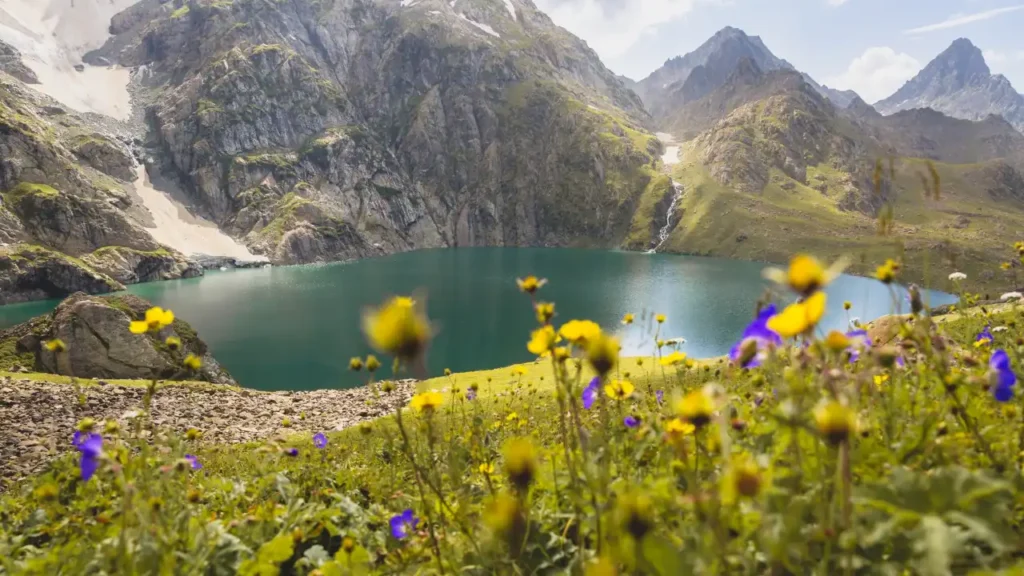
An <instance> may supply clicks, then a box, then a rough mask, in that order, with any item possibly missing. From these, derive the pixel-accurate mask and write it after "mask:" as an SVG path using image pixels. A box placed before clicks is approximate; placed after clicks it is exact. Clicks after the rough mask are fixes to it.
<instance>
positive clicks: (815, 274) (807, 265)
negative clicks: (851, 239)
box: [764, 254, 847, 296]
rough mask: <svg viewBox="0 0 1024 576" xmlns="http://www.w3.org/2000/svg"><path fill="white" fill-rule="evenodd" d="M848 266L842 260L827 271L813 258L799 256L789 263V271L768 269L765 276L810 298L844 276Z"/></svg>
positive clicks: (837, 261) (804, 255)
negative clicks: (838, 277)
mask: <svg viewBox="0 0 1024 576" xmlns="http://www.w3.org/2000/svg"><path fill="white" fill-rule="evenodd" d="M846 264H847V261H846V260H845V259H842V258H840V259H839V260H836V261H835V262H834V263H833V264H832V265H831V266H829V267H828V269H825V268H824V267H822V265H821V263H820V262H818V260H817V259H816V258H814V257H813V256H808V255H806V254H797V255H796V256H794V257H793V259H792V260H790V261H789V269H788V270H785V271H783V270H779V269H778V268H768V269H766V270H765V271H764V276H765V277H766V278H768V279H769V280H772V281H773V282H775V283H776V284H781V285H784V286H789V287H790V289H792V290H793V291H794V292H796V293H797V294H801V295H803V296H809V295H810V294H811V293H813V292H815V291H817V290H819V289H821V288H824V287H825V286H828V284H829V283H830V282H832V280H835V278H836V277H837V276H839V275H840V274H842V273H843V270H845V269H846Z"/></svg>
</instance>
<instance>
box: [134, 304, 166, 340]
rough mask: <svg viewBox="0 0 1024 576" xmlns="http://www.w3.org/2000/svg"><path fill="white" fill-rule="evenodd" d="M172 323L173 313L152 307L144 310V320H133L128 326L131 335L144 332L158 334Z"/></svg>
mask: <svg viewBox="0 0 1024 576" xmlns="http://www.w3.org/2000/svg"><path fill="white" fill-rule="evenodd" d="M173 323H174V312H171V311H170V310H164V309H163V308H160V307H159V306H154V307H152V308H150V309H149V310H146V317H145V320H133V321H132V323H131V324H129V325H128V329H129V330H131V332H132V334H145V333H146V332H159V331H160V330H162V329H163V328H164V327H165V326H169V325H171V324H173Z"/></svg>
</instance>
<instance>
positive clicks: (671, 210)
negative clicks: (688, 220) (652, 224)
mask: <svg viewBox="0 0 1024 576" xmlns="http://www.w3.org/2000/svg"><path fill="white" fill-rule="evenodd" d="M672 192H673V194H672V203H671V204H669V206H668V211H667V212H666V213H665V225H664V226H662V227H661V230H658V244H657V245H656V246H655V247H654V248H652V249H650V250H648V251H647V253H648V254H654V253H656V252H657V251H658V248H661V245H662V244H664V243H665V240H668V235H669V233H670V232H672V227H673V226H672V216H673V215H674V214H675V213H676V207H677V206H679V201H680V200H682V199H683V185H682V184H680V183H678V182H676V181H675V180H673V181H672Z"/></svg>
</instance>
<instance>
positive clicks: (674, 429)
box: [665, 418, 697, 442]
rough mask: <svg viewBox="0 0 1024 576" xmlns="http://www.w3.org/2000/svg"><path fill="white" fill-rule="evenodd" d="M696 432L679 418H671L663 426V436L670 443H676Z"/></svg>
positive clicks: (691, 425)
mask: <svg viewBox="0 0 1024 576" xmlns="http://www.w3.org/2000/svg"><path fill="white" fill-rule="evenodd" d="M696 430H697V427H696V426H694V425H693V424H690V423H689V422H686V421H684V420H680V419H679V418H673V419H672V420H669V422H668V424H666V425H665V434H666V435H667V436H668V439H669V441H671V442H678V441H680V440H682V439H683V437H684V436H688V435H690V434H693V433H694V432H695V431H696Z"/></svg>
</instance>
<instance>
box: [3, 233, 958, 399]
mask: <svg viewBox="0 0 1024 576" xmlns="http://www.w3.org/2000/svg"><path fill="white" fill-rule="evenodd" d="M766 266H767V265H766V264H763V263H755V262H743V261H736V260H726V259H719V258H704V257H694V256H678V255H669V254H644V253H638V252H615V251H601V250H576V249H544V248H455V249H439V250H424V251H416V252H408V253H403V254H396V255H392V256H387V257H382V258H372V259H366V260H360V261H356V262H350V263H337V264H326V265H306V266H286V267H274V268H255V269H238V270H230V271H211V272H208V273H207V274H206V275H205V276H203V277H200V278H192V279H188V280H173V281H165V282H152V283H147V284H137V285H133V286H131V287H129V289H128V292H131V293H133V294H136V295H138V296H141V297H142V298H145V299H147V300H149V301H150V302H152V303H153V304H154V305H157V306H161V307H164V308H170V309H171V310H173V311H174V313H175V315H177V316H178V317H180V318H183V319H185V320H187V321H188V322H190V323H191V324H192V326H193V327H194V328H195V329H196V330H197V331H198V333H199V336H200V337H201V338H202V339H203V340H205V341H206V342H207V344H208V345H209V346H210V349H211V351H212V353H213V355H214V357H216V358H217V359H218V360H219V361H220V362H221V363H222V364H223V365H224V366H225V367H226V368H227V369H228V370H229V371H230V372H231V374H232V375H233V376H234V377H235V379H236V380H237V381H238V382H239V383H240V384H241V385H243V386H246V387H249V388H254V389H260V390H309V389H320V388H332V387H340V388H344V387H353V386H358V385H361V384H362V383H364V382H365V380H366V375H365V373H353V372H351V371H349V369H348V364H349V358H351V357H353V356H363V357H365V356H366V354H369V353H371V352H372V350H370V348H369V347H368V345H367V344H366V341H365V339H364V337H363V334H362V331H361V328H360V323H361V318H362V313H363V310H364V309H365V308H366V307H368V306H373V305H377V304H380V303H381V302H383V301H384V300H385V299H386V298H387V297H389V296H392V295H408V294H416V297H417V298H423V299H425V301H426V308H427V313H428V316H429V317H430V319H431V321H432V324H433V326H434V329H435V331H436V336H435V337H434V339H433V341H432V343H431V346H430V349H429V352H428V355H427V370H428V372H429V374H430V375H431V376H437V375H440V374H441V373H442V372H443V370H444V369H445V368H450V369H451V370H452V371H453V372H465V371H473V370H483V369H489V368H498V367H502V366H507V365H510V364H515V363H521V362H529V361H531V360H533V356H532V355H531V354H530V353H529V352H528V351H527V350H526V342H527V341H528V340H529V336H530V331H531V330H533V329H535V328H536V319H535V318H534V314H533V310H532V307H531V304H530V298H529V296H528V295H525V294H522V293H520V292H519V290H518V288H517V286H516V282H515V279H516V278H517V277H525V276H527V275H531V274H532V275H536V276H537V277H539V278H547V280H548V283H547V285H546V286H544V287H543V288H542V289H541V290H540V291H539V292H538V299H539V300H542V301H549V302H555V304H556V312H557V315H556V317H555V320H554V324H555V325H556V326H558V325H560V324H561V323H563V322H566V321H568V320H571V319H589V320H593V321H595V322H597V323H599V324H600V325H601V326H602V327H604V328H605V329H608V330H613V331H615V332H616V333H617V334H618V336H619V337H620V338H621V340H622V347H623V350H622V353H623V355H625V356H650V355H653V354H654V350H655V344H654V332H655V326H656V325H655V322H654V315H655V314H665V315H666V316H667V321H666V322H665V323H664V324H663V325H662V326H661V327H660V338H662V339H666V340H667V339H670V338H684V339H685V340H686V343H685V344H682V345H681V346H680V348H679V349H680V350H681V351H683V352H685V353H686V354H688V355H689V356H690V357H693V358H707V357H714V356H720V355H722V354H726V353H727V352H728V350H729V348H730V347H731V346H732V345H733V343H734V342H735V341H736V340H737V338H739V336H740V334H741V333H742V331H743V328H744V327H745V326H746V325H747V323H749V321H750V320H751V318H752V317H753V314H754V311H755V305H756V303H757V300H758V299H759V298H760V297H761V296H762V295H763V294H764V292H765V290H766V289H767V288H768V287H769V284H768V282H767V281H766V280H764V279H763V278H762V274H761V272H762V270H763V269H764V268H765V267H766ZM893 288H894V290H893V291H890V289H889V288H888V287H886V286H885V285H883V284H881V283H880V282H877V281H875V280H871V279H867V278H860V277H855V276H848V275H844V276H841V277H840V278H838V279H837V280H835V281H834V282H833V283H832V284H831V285H830V286H829V287H828V289H827V293H828V311H827V313H826V316H825V318H824V320H823V321H822V323H821V324H820V325H819V328H818V329H819V330H824V331H828V330H830V329H834V328H836V329H843V330H845V329H847V327H848V325H849V321H850V319H851V318H859V319H861V320H863V321H868V320H871V319H874V318H877V317H879V316H882V315H885V314H889V313H891V312H893V311H894V310H895V309H896V306H900V307H902V309H903V311H906V310H907V308H908V306H909V304H908V303H907V301H906V297H905V295H906V290H905V289H903V288H900V287H893ZM924 297H925V302H926V304H927V305H929V306H939V305H943V304H951V303H954V302H955V301H956V297H955V296H952V295H950V294H946V293H943V292H936V291H927V292H926V293H925V294H924ZM844 301H850V302H852V303H853V308H852V309H851V310H850V311H848V312H847V311H844V310H843V302H844ZM58 302H59V300H47V301H39V302H29V303H25V304H14V305H9V306H3V307H0V328H6V327H9V326H12V325H14V324H17V323H20V322H24V321H25V320H28V319H30V318H32V317H34V316H37V315H40V314H45V313H48V312H50V311H51V310H53V308H54V307H55V306H56V305H57V303H58ZM627 312H629V313H633V314H635V315H636V321H635V323H634V324H633V325H632V326H628V327H627V326H623V325H622V324H621V322H620V321H621V318H622V316H623V314H625V313H627ZM381 360H382V362H383V363H384V368H382V369H381V370H380V371H379V373H378V375H379V376H380V377H382V378H388V377H389V376H390V364H389V362H388V360H387V359H385V358H383V357H381Z"/></svg>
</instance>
